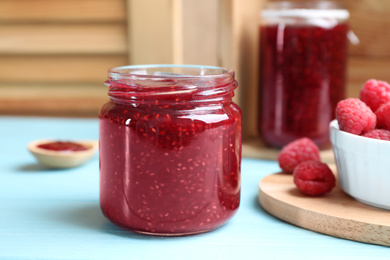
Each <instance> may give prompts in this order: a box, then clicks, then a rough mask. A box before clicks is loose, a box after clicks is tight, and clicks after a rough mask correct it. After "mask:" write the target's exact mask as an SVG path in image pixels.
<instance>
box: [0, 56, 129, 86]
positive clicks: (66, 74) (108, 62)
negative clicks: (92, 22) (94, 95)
mask: <svg viewBox="0 0 390 260" xmlns="http://www.w3.org/2000/svg"><path fill="white" fill-rule="evenodd" d="M0 60H1V62H0V82H18V83H21V82H25V83H34V82H39V83H44V82H50V83H52V82H68V83H72V82H74V83H77V82H96V83H102V82H104V81H105V80H106V75H107V73H106V72H107V70H108V69H109V68H111V67H116V66H123V65H126V64H127V62H128V60H127V56H125V55H94V56H88V55H77V56H69V55H66V56H64V55H51V56H2V57H1V59H0Z"/></svg>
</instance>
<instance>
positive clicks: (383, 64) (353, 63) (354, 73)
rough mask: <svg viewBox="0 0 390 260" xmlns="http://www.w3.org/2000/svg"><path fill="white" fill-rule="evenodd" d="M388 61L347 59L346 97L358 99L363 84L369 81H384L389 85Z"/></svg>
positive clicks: (358, 58) (389, 66)
mask: <svg viewBox="0 0 390 260" xmlns="http://www.w3.org/2000/svg"><path fill="white" fill-rule="evenodd" d="M389 68H390V59H382V58H365V57H355V56H351V57H349V62H348V88H347V96H348V97H358V96H359V93H360V90H361V88H362V86H363V84H364V83H365V82H366V81H367V80H369V79H378V80H384V81H387V82H389V83H390V73H389Z"/></svg>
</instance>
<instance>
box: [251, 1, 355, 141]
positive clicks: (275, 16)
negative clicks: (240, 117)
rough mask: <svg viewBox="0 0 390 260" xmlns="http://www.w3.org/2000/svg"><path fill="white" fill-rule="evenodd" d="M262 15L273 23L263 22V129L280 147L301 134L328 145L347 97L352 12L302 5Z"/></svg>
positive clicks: (261, 126)
mask: <svg viewBox="0 0 390 260" xmlns="http://www.w3.org/2000/svg"><path fill="white" fill-rule="evenodd" d="M320 2H321V1H320ZM320 2H319V3H320ZM305 8H307V7H305ZM324 8H325V7H324ZM303 10H305V11H303ZM268 11H270V10H268ZM317 11H318V12H317ZM263 14H265V16H266V21H268V23H267V22H265V23H263V24H262V25H261V26H260V71H259V77H260V89H261V91H260V93H261V94H260V104H261V105H260V107H259V111H260V113H259V115H260V120H259V132H260V134H261V135H262V137H263V139H264V141H265V142H266V143H267V144H269V145H271V146H275V147H282V146H284V145H286V144H287V143H289V142H291V141H293V140H295V139H298V138H301V137H308V138H310V139H312V140H313V141H314V142H315V143H316V144H317V145H319V146H323V145H325V144H327V143H328V141H329V123H330V121H331V120H332V119H334V117H335V114H334V111H335V108H336V105H337V102H338V101H340V100H342V99H343V98H344V95H345V94H344V93H345V82H346V58H347V32H348V24H347V23H346V22H345V19H346V18H347V17H348V12H347V11H346V10H342V9H331V10H327V9H325V10H315V9H301V8H299V9H287V10H286V9H282V10H276V11H275V10H273V12H267V10H266V11H264V13H263ZM342 18H344V19H342Z"/></svg>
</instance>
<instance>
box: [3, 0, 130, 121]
mask: <svg viewBox="0 0 390 260" xmlns="http://www.w3.org/2000/svg"><path fill="white" fill-rule="evenodd" d="M127 63H128V40H127V17H126V3H125V0H67V1H63V0H32V1H31V0H2V1H0V113H1V114H10V115H15V114H21V115H50V116H59V115H60V116H62V115H65V116H96V115H97V113H98V109H99V107H100V106H101V105H102V104H103V103H104V102H105V101H106V100H107V95H106V87H105V86H104V85H103V82H104V80H105V79H106V71H107V69H108V68H109V67H113V66H118V65H125V64H127Z"/></svg>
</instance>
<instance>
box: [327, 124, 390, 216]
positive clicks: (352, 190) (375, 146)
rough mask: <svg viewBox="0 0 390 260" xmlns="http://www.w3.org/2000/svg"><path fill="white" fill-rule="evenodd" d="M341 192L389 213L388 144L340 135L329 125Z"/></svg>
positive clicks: (389, 175) (341, 133)
mask: <svg viewBox="0 0 390 260" xmlns="http://www.w3.org/2000/svg"><path fill="white" fill-rule="evenodd" d="M330 140H331V143H332V147H333V151H334V155H335V160H336V166H337V171H338V177H339V183H340V185H341V188H342V189H343V190H344V192H346V193H347V194H349V195H350V196H352V197H353V198H355V199H356V200H358V201H360V202H362V203H364V204H368V205H370V206H374V207H378V208H382V209H387V210H390V159H389V155H390V141H387V140H379V139H374V138H369V137H365V136H361V135H356V134H352V133H348V132H346V131H342V130H340V128H339V124H338V122H337V120H333V121H332V122H331V123H330Z"/></svg>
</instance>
